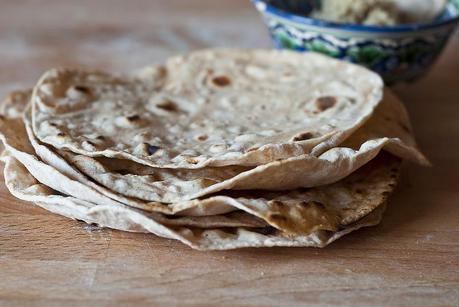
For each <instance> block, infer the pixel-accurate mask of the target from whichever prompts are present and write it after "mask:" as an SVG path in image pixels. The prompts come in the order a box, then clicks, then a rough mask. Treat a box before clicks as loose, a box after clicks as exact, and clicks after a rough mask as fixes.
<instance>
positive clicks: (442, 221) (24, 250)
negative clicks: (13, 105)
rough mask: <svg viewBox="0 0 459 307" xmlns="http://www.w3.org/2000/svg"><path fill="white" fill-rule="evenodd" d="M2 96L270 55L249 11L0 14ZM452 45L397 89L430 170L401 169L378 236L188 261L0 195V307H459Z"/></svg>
mask: <svg viewBox="0 0 459 307" xmlns="http://www.w3.org/2000/svg"><path fill="white" fill-rule="evenodd" d="M0 29H1V31H0V94H2V95H5V94H6V93H7V92H8V91H9V90H12V89H17V88H23V87H29V86H31V85H33V83H34V81H35V80H36V79H37V78H38V77H39V75H40V74H41V73H42V72H43V71H44V70H45V69H47V68H49V67H52V66H95V67H98V68H105V69H110V70H115V71H127V70H132V69H133V68H136V67H140V66H142V65H147V64H150V63H153V62H158V61H161V60H163V59H164V58H165V57H166V56H168V55H171V54H174V53H177V52H183V51H187V50H191V49H198V48H203V47H209V46H242V47H267V46H269V41H268V39H267V35H266V31H265V29H264V27H263V25H262V24H261V22H260V19H259V18H258V16H257V14H256V13H255V12H254V10H253V9H252V8H251V7H250V5H249V3H248V1H229V0H227V1H210V0H208V1H197V0H192V1H190V0H187V1H184V0H182V1H179V0H168V1H153V0H143V1H124V0H104V1H92V0H84V1H82V0H80V1H72V2H70V1H59V0H55V1H48V0H47V1H39V0H36V1H24V0H17V1H2V3H1V9H0ZM458 50H459V38H458V37H457V36H456V37H455V38H454V39H453V40H452V42H451V43H450V45H449V47H448V49H447V50H446V52H445V53H444V54H443V56H442V58H441V60H440V61H439V63H438V64H437V65H436V66H435V68H434V69H433V70H432V71H431V73H430V74H429V75H428V76H427V77H426V78H425V79H423V80H422V81H419V82H418V83H416V84H412V85H407V86H401V87H399V88H398V89H397V92H398V93H399V95H400V96H401V97H402V98H403V99H404V101H406V103H407V105H408V108H409V110H410V113H411V115H412V119H413V122H414V126H415V129H416V132H417V136H418V139H419V142H420V144H421V146H422V148H423V149H424V151H425V153H426V154H427V155H428V156H429V157H430V158H431V160H432V162H433V164H434V167H432V168H421V167H418V166H415V165H406V167H405V168H404V170H403V177H402V182H401V184H400V188H399V190H398V192H397V193H396V194H395V195H394V196H393V197H392V199H391V201H390V206H389V208H388V211H387V213H386V214H385V219H384V221H383V223H382V224H381V225H380V226H377V227H373V228H369V229H364V230H361V231H358V232H356V233H353V234H351V235H349V236H347V237H345V238H343V239H341V240H339V241H338V242H336V243H334V244H332V245H331V246H329V247H327V248H325V249H312V248H290V249H287V248H271V249H268V248H266V249H245V250H238V251H228V252H207V253H204V252H198V251H193V250H191V249H189V248H188V247H186V246H184V245H182V244H180V243H178V242H175V241H170V240H165V239H160V238H156V237H154V236H153V235H142V234H129V233H123V232H119V231H111V230H107V229H99V228H94V227H91V226H88V225H84V224H82V223H78V222H75V221H70V220H67V219H65V218H62V217H59V216H55V215H52V214H50V213H47V212H45V211H43V210H41V209H39V208H36V207H34V206H33V205H31V204H29V203H24V202H20V201H17V200H15V199H14V198H13V197H11V196H10V195H9V193H8V192H7V191H6V189H5V187H4V186H3V185H2V186H1V187H0V305H2V306H3V304H5V305H39V304H42V305H46V306H49V305H60V304H65V305H80V304H87V305H93V304H98V305H107V306H109V305H113V303H114V302H118V303H129V304H134V303H140V304H150V303H174V304H178V303H187V304H194V305H199V306H201V305H204V304H224V305H234V304H263V305H277V304H284V303H289V304H292V305H293V304H297V303H314V304H318V303H320V304H324V305H335V304H344V305H352V306H354V305H363V306H365V305H368V304H377V305H405V306H406V305H442V306H448V305H449V306H453V305H455V304H456V306H457V304H458V303H459V239H458V237H459V56H458Z"/></svg>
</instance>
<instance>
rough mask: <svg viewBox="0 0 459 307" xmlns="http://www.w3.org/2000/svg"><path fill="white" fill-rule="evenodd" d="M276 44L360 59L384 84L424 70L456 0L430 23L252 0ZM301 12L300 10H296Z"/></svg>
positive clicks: (453, 16) (457, 15) (452, 22)
mask: <svg viewBox="0 0 459 307" xmlns="http://www.w3.org/2000/svg"><path fill="white" fill-rule="evenodd" d="M252 3H253V4H254V5H255V7H256V8H257V10H258V11H259V12H260V13H261V15H262V16H263V19H264V21H265V23H266V25H267V27H268V30H269V33H270V34H271V37H272V40H273V42H274V45H275V47H276V48H285V49H293V50H297V51H315V52H320V53H323V54H326V55H328V56H331V57H334V58H338V59H343V60H347V61H350V62H354V63H357V64H361V65H363V66H366V67H368V68H370V69H371V70H373V71H375V72H377V73H379V74H380V75H381V76H382V77H383V79H384V81H385V82H386V83H387V84H393V83H396V82H399V81H411V80H414V79H416V78H418V77H419V76H421V75H422V74H424V73H425V72H426V71H427V70H428V69H429V67H431V65H432V63H433V62H434V61H435V59H436V58H437V57H438V55H439V54H440V53H441V51H442V49H443V47H444V46H445V44H446V42H447V41H448V39H449V37H450V36H451V33H452V32H453V31H454V29H455V27H456V25H457V24H458V22H459V0H450V1H449V2H448V4H447V6H446V8H445V10H444V12H443V13H442V14H441V15H440V16H439V17H438V18H436V19H435V20H434V21H432V22H431V23H423V24H403V25H395V26H367V25H356V24H345V23H335V22H327V21H323V20H318V19H313V18H309V17H307V14H306V17H305V14H304V12H308V11H310V10H311V7H310V6H309V5H308V1H292V0H290V1H289V0H287V1H285V0H284V1H280V0H279V1H276V0H271V1H270V0H252ZM298 12H301V15H300V13H298Z"/></svg>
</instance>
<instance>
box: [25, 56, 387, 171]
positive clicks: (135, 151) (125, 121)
mask: <svg viewBox="0 0 459 307" xmlns="http://www.w3.org/2000/svg"><path fill="white" fill-rule="evenodd" d="M382 88H383V83H382V80H381V78H380V77H379V76H378V75H377V74H375V73H373V72H370V71H369V70H367V69H365V68H362V67H359V66H356V65H353V64H349V63H345V62H341V61H337V60H333V59H330V58H328V57H325V56H322V55H318V54H313V53H308V54H299V53H295V52H292V51H275V50H269V51H268V50H251V51H248V50H225V49H221V50H219V49H217V50H204V51H198V52H194V53H191V54H189V55H186V56H179V57H175V58H171V59H170V60H168V61H167V63H166V64H165V65H163V66H157V67H150V68H147V69H144V70H143V71H142V72H141V73H139V74H138V75H137V76H136V77H133V78H128V77H117V76H113V75H110V74H106V73H102V72H88V71H82V70H69V69H53V70H50V71H48V72H47V73H45V74H44V76H43V77H42V78H41V79H40V81H39V82H38V84H37V85H36V87H35V91H34V95H33V99H32V105H33V112H32V117H33V130H34V133H35V135H36V136H37V137H38V139H39V140H40V141H42V142H44V143H46V144H50V145H52V146H53V147H55V148H58V149H68V150H71V151H73V152H75V153H79V154H82V155H85V156H93V157H98V156H106V157H110V158H122V159H130V160H133V161H135V162H138V163H141V164H145V165H149V166H153V167H163V168H201V167H204V166H225V165H244V166H258V165H263V164H266V163H269V162H273V161H276V160H279V159H285V158H291V157H294V156H301V155H304V154H313V155H315V156H317V155H319V154H321V153H322V152H324V151H326V150H328V149H329V148H333V147H335V146H336V145H337V144H339V143H340V142H342V141H343V140H344V139H345V138H347V137H348V136H349V135H351V134H352V132H353V131H355V130H356V129H357V128H358V127H360V126H361V125H362V124H363V123H364V122H365V121H366V120H367V119H368V118H369V117H370V116H371V114H372V112H373V109H374V108H375V107H376V106H377V104H378V102H379V101H380V99H381V96H382Z"/></svg>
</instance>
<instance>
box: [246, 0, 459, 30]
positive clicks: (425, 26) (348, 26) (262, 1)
mask: <svg viewBox="0 0 459 307" xmlns="http://www.w3.org/2000/svg"><path fill="white" fill-rule="evenodd" d="M251 2H252V4H253V5H254V6H255V8H256V9H257V10H258V11H260V12H261V13H268V14H272V15H277V16H278V17H280V18H283V19H287V20H289V21H290V22H294V23H301V24H304V25H310V26H319V27H325V28H330V29H336V30H341V31H343V30H344V31H357V32H378V33H383V32H386V33H399V32H412V31H420V30H430V29H433V28H437V27H442V26H444V25H447V24H453V23H457V22H459V11H458V12H456V15H455V16H452V17H450V18H447V19H442V20H438V21H434V22H431V23H412V24H403V25H395V26H374V25H371V26H370V25H359V24H352V23H339V22H333V21H325V20H320V19H315V18H311V17H306V16H301V15H297V14H293V13H290V12H288V11H286V10H283V9H279V8H277V7H275V6H273V5H272V4H270V3H268V2H267V1H266V0H251Z"/></svg>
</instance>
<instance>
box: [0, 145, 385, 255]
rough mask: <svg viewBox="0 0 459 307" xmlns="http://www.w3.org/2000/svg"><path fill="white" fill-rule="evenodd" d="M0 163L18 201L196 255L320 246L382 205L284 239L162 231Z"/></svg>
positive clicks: (264, 234)
mask: <svg viewBox="0 0 459 307" xmlns="http://www.w3.org/2000/svg"><path fill="white" fill-rule="evenodd" d="M2 160H3V161H4V162H5V163H6V166H5V170H4V176H5V183H6V186H7V188H8V189H9V191H10V192H11V193H12V194H13V195H14V196H16V197H17V198H19V199H23V200H27V201H34V202H36V204H37V205H39V206H40V207H42V208H44V209H46V210H48V211H51V212H54V213H56V214H60V215H63V216H66V217H68V218H72V219H78V220H81V221H85V222H86V223H90V224H97V225H99V226H102V227H109V228H113V229H118V230H123V231H130V232H144V233H153V234H156V235H158V236H161V237H164V238H170V239H176V240H179V241H181V242H183V243H184V244H186V245H188V246H190V247H192V248H195V249H199V250H225V249H235V248H242V247H268V246H269V247H270V246H311V247H312V246H315V247H324V246H326V245H328V244H330V243H331V242H333V241H334V240H336V239H338V238H340V237H341V236H343V235H345V234H347V233H349V232H351V231H354V230H356V229H359V228H361V227H366V226H372V225H375V224H377V223H379V221H380V220H381V217H382V212H383V211H384V208H385V205H384V204H382V205H381V206H379V207H378V208H377V209H376V210H374V211H372V212H371V213H370V214H369V215H367V216H365V217H363V218H362V219H360V220H358V221H356V222H355V223H352V224H349V225H347V226H345V227H343V228H342V229H341V230H339V231H336V232H324V231H316V232H313V233H311V234H309V235H293V236H284V235H283V234H282V233H280V232H279V231H276V230H275V229H273V228H270V227H264V228H258V229H257V228H252V229H251V228H213V229H199V228H195V227H170V226H169V227H166V226H164V225H162V224H160V223H158V222H156V221H155V220H154V219H152V218H151V217H150V216H149V215H148V214H147V213H145V212H144V211H141V210H136V209H133V208H130V207H126V206H119V205H109V206H107V205H95V204H93V203H91V202H86V201H82V200H80V199H78V198H73V197H69V196H63V195H59V194H58V193H56V192H55V191H53V190H52V189H50V188H49V187H47V186H45V185H43V184H40V183H39V182H38V181H36V180H35V178H34V177H33V176H31V175H30V173H28V171H27V169H26V168H25V167H24V166H23V165H22V164H21V163H19V161H18V160H16V159H15V158H13V157H12V156H10V155H9V154H7V155H3V157H2Z"/></svg>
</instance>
